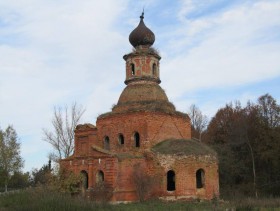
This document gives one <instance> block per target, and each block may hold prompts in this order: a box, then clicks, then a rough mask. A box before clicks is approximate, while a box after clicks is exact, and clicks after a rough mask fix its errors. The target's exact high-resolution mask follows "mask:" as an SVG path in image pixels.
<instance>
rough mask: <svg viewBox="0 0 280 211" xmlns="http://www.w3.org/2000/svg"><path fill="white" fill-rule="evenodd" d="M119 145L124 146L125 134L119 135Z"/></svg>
mask: <svg viewBox="0 0 280 211" xmlns="http://www.w3.org/2000/svg"><path fill="white" fill-rule="evenodd" d="M119 144H120V145H124V137H123V134H120V135H119Z"/></svg>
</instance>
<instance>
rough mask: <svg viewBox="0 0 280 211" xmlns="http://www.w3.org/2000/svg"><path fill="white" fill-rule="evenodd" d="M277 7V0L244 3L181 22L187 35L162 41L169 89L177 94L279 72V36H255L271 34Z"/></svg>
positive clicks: (163, 69)
mask: <svg viewBox="0 0 280 211" xmlns="http://www.w3.org/2000/svg"><path fill="white" fill-rule="evenodd" d="M279 8H280V3H279V2H270V3H256V4H254V5H243V6H241V7H233V8H230V9H229V10H226V11H223V12H222V13H218V14H217V15H216V16H210V17H202V19H201V20H200V19H198V20H194V21H192V20H189V22H188V23H186V24H185V26H184V27H182V26H180V27H181V28H183V29H184V30H183V31H184V33H185V34H186V35H188V36H186V37H187V38H182V39H178V41H175V42H173V43H172V44H171V45H170V46H167V47H166V49H167V50H171V51H170V52H168V53H166V56H165V57H167V58H166V59H165V61H164V63H162V65H161V68H162V76H163V77H162V78H163V81H165V82H166V83H167V85H166V86H167V89H168V90H169V91H170V93H171V94H170V95H171V96H173V98H174V99H176V98H178V97H180V96H181V95H182V94H184V93H186V92H190V91H193V90H195V89H202V88H213V87H225V86H235V85H240V84H244V83H249V82H256V81H259V80H263V79H267V78H271V77H274V76H277V75H280V68H279V67H280V60H279V59H277V58H278V57H279V53H280V51H279V49H280V41H279V40H276V41H274V42H270V41H266V40H264V41H261V40H259V36H270V34H268V33H269V31H268V29H269V28H272V27H275V26H276V25H278V27H279V25H280V24H279V22H277V20H280V13H279V12H278V11H279ZM275 30H277V29H275ZM179 33H183V32H182V30H181V31H180V32H179ZM272 33H279V30H278V31H272ZM196 34H199V35H198V36H201V38H200V40H199V41H198V42H197V44H196V45H195V46H192V47H189V48H190V49H186V50H184V48H186V46H188V45H189V43H193V42H194V41H195V40H196V39H197V38H196ZM187 39H189V40H187ZM174 46H175V53H176V52H177V51H178V52H180V54H176V56H175V57H174V56H172V50H173V48H174ZM178 81H181V83H178ZM174 84H176V86H174Z"/></svg>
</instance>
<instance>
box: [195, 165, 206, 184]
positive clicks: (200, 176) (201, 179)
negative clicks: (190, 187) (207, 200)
mask: <svg viewBox="0 0 280 211" xmlns="http://www.w3.org/2000/svg"><path fill="white" fill-rule="evenodd" d="M204 185H205V173H204V170H203V169H198V170H197V171H196V188H203V187H204Z"/></svg>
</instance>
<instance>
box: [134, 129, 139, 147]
mask: <svg viewBox="0 0 280 211" xmlns="http://www.w3.org/2000/svg"><path fill="white" fill-rule="evenodd" d="M134 143H135V147H140V135H139V133H138V132H136V133H134Z"/></svg>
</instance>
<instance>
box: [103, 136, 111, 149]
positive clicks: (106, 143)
mask: <svg viewBox="0 0 280 211" xmlns="http://www.w3.org/2000/svg"><path fill="white" fill-rule="evenodd" d="M104 149H107V150H110V139H109V137H108V136H106V137H105V138H104Z"/></svg>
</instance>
